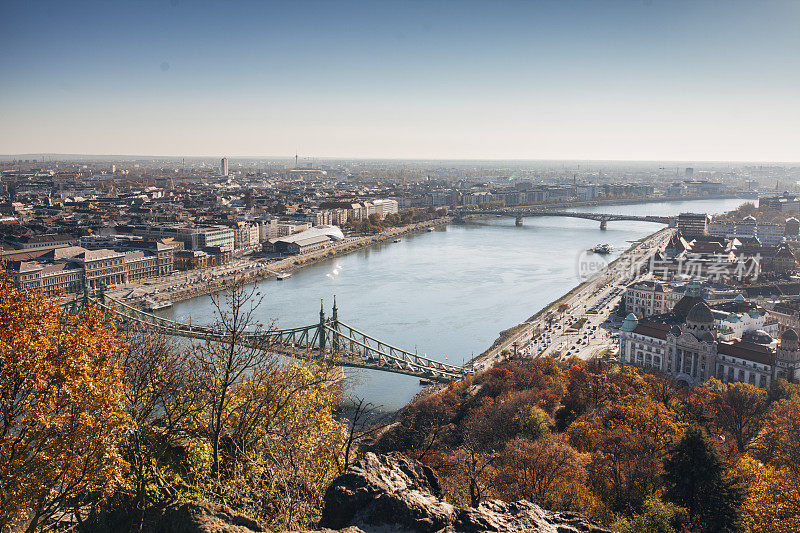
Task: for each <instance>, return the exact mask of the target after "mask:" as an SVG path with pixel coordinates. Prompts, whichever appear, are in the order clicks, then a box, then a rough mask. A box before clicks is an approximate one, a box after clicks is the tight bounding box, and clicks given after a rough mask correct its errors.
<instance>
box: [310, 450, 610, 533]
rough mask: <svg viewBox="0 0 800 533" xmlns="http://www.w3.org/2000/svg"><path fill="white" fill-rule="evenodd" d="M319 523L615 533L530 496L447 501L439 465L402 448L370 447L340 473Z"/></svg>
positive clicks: (425, 531) (369, 531)
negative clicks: (460, 503)
mask: <svg viewBox="0 0 800 533" xmlns="http://www.w3.org/2000/svg"><path fill="white" fill-rule="evenodd" d="M319 527H320V528H323V531H325V530H327V531H330V529H334V530H343V528H349V531H348V532H347V533H389V532H420V533H432V532H435V531H439V532H445V533H462V532H463V533H477V532H483V531H498V532H517V531H519V532H521V531H525V532H530V533H610V532H609V530H607V529H604V528H602V527H600V526H598V525H597V524H594V523H592V522H591V521H589V520H588V519H586V518H585V517H583V516H581V515H579V514H577V513H565V512H552V511H546V510H544V509H542V508H541V507H539V506H538V505H534V504H532V503H530V502H527V501H525V500H520V501H517V502H513V503H507V502H502V501H499V500H490V501H486V502H482V503H481V504H480V505H479V506H478V507H477V508H474V509H463V510H459V509H456V508H455V507H453V506H452V505H450V504H449V503H447V502H445V501H442V489H441V486H440V485H439V480H438V478H437V477H436V474H435V473H434V472H433V470H431V469H430V468H428V467H427V466H425V465H423V464H422V463H419V462H418V461H414V460H411V459H409V458H407V457H405V456H403V455H401V454H398V453H391V454H388V455H375V454H373V453H367V454H366V456H365V457H364V459H363V460H361V461H358V462H356V463H355V464H354V465H353V466H351V467H350V468H349V469H348V471H347V472H346V473H345V474H343V475H341V476H339V477H338V478H336V479H335V480H334V481H333V483H332V484H331V486H330V487H329V488H328V490H327V492H326V493H325V508H324V510H323V512H322V519H321V520H320V523H319ZM354 527H355V528H358V529H357V530H355V531H353V530H352V529H350V528H354ZM342 533H344V532H342Z"/></svg>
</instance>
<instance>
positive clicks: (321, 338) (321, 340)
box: [318, 299, 325, 357]
mask: <svg viewBox="0 0 800 533" xmlns="http://www.w3.org/2000/svg"><path fill="white" fill-rule="evenodd" d="M318 332H319V352H320V354H321V355H322V356H323V357H324V356H325V302H324V301H323V300H322V299H320V301H319V329H318Z"/></svg>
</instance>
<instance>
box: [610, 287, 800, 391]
mask: <svg viewBox="0 0 800 533" xmlns="http://www.w3.org/2000/svg"><path fill="white" fill-rule="evenodd" d="M715 307H717V308H716V309H712V308H711V307H709V305H708V304H707V303H706V301H705V300H704V299H703V298H702V296H701V292H700V287H699V285H698V284H696V283H690V284H689V286H688V287H687V290H686V293H685V295H684V297H683V298H682V299H681V300H680V301H679V302H678V304H676V305H675V307H674V308H673V310H672V311H670V312H669V313H665V314H662V315H656V316H653V317H650V318H648V319H641V320H640V319H638V318H637V317H636V315H634V314H633V313H630V314H629V315H628V316H627V318H626V319H625V321H624V322H623V324H622V328H621V330H620V336H619V356H618V357H619V361H620V362H621V363H623V364H629V365H635V366H638V367H641V368H644V369H650V370H656V371H659V372H663V373H665V374H669V375H670V376H673V377H674V378H676V379H678V380H680V381H684V382H686V383H688V384H690V385H699V384H701V383H704V382H705V381H707V380H709V379H711V378H712V377H716V378H717V379H719V380H721V381H723V382H734V381H741V382H745V383H750V384H751V385H755V386H758V387H769V386H770V384H771V383H773V382H774V381H775V380H777V379H787V380H789V381H793V382H797V381H798V380H800V350H798V337H797V333H796V332H795V331H794V330H793V329H787V330H785V331H784V332H783V334H782V335H781V337H780V341H778V340H775V339H774V338H773V337H772V335H770V334H769V333H768V332H767V331H765V330H764V329H763V327H764V325H765V323H766V322H765V319H764V315H765V313H766V311H765V310H763V309H760V308H758V306H756V305H755V304H752V303H749V302H746V301H745V300H744V298H743V297H740V298H737V300H735V301H734V302H727V303H726V304H722V306H715ZM723 315H724V316H723ZM744 315H746V316H747V317H749V319H750V322H747V323H746V324H747V325H746V326H745V325H742V324H740V325H739V327H736V324H737V323H739V322H740V321H742V320H743V316H744ZM743 324H744V323H743ZM759 326H761V328H759ZM752 328H759V329H752ZM770 328H771V329H772V331H774V332H775V333H777V323H775V324H774V327H772V326H770ZM737 337H738V338H737Z"/></svg>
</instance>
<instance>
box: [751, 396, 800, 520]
mask: <svg viewBox="0 0 800 533" xmlns="http://www.w3.org/2000/svg"><path fill="white" fill-rule="evenodd" d="M788 397H793V396H792V395H788ZM751 455H752V457H750V456H751ZM738 469H739V472H740V473H741V475H742V477H743V478H744V479H745V481H746V482H747V485H748V487H749V489H750V490H749V492H748V496H747V500H746V501H745V505H744V517H745V521H746V523H747V526H748V527H749V528H750V530H751V531H754V532H757V533H788V532H790V531H798V530H800V404H799V403H797V402H796V401H791V402H790V401H786V400H783V401H779V402H777V403H776V404H774V405H773V406H772V408H771V412H770V414H769V416H768V417H767V420H766V422H765V424H764V427H763V428H762V430H761V431H760V432H759V434H758V436H757V437H756V438H755V439H753V441H752V443H751V444H750V447H749V448H748V455H746V456H744V457H743V458H742V459H741V460H740V461H739V464H738Z"/></svg>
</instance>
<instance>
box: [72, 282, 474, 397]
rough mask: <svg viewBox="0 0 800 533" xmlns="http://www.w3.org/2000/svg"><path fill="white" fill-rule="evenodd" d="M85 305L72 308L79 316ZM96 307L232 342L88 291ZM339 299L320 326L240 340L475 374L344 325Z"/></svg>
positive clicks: (166, 330) (327, 357) (356, 360)
mask: <svg viewBox="0 0 800 533" xmlns="http://www.w3.org/2000/svg"><path fill="white" fill-rule="evenodd" d="M80 302H81V300H77V301H75V302H73V304H72V310H73V311H74V310H75V309H76V307H77V305H78V304H79V303H80ZM88 304H95V305H97V307H98V308H100V309H103V310H105V311H108V312H111V313H112V315H113V316H114V319H115V320H116V321H117V322H119V323H121V325H123V326H126V325H135V326H138V327H140V328H144V329H147V330H151V331H157V332H159V333H162V334H164V335H173V336H178V337H185V338H190V339H202V340H208V341H215V342H230V339H231V336H230V334H228V333H226V332H224V331H221V330H218V329H214V328H212V327H209V326H201V325H195V324H191V323H183V322H177V321H174V320H170V319H168V318H164V317H161V316H158V315H155V314H153V313H147V312H145V311H142V310H140V309H137V308H135V307H132V306H130V305H128V304H126V303H125V302H122V301H119V300H116V299H114V298H110V297H108V296H106V295H105V294H104V293H103V291H102V289H101V290H98V291H96V292H91V291H90V290H89V289H88V288H85V289H84V297H83V300H82V305H88ZM338 314H339V313H338V309H337V307H336V299H335V298H334V302H333V313H332V315H331V316H330V317H329V318H326V316H325V310H324V309H323V307H322V305H320V310H319V321H318V322H315V323H314V324H311V325H307V326H299V327H296V328H288V329H264V330H254V331H246V332H244V333H242V334H241V335H240V336H239V339H238V340H237V341H236V342H238V343H240V344H242V345H245V346H249V347H254V348H258V349H262V350H264V351H267V352H272V353H276V354H280V355H286V356H289V357H292V358H295V359H300V360H305V361H316V362H325V363H329V364H332V365H335V366H345V367H353V368H366V369H371V370H380V371H382V372H391V373H394V374H405V375H409V376H417V377H419V378H421V379H427V380H431V381H439V382H449V381H453V380H456V379H459V378H461V377H463V376H464V375H466V374H468V373H470V369H468V368H466V367H461V366H456V365H451V364H448V363H442V362H440V361H437V360H435V359H431V358H428V357H423V356H420V355H417V354H416V353H412V352H409V351H407V350H404V349H402V348H398V347H396V346H392V345H391V344H388V343H386V342H383V341H381V340H378V339H376V338H375V337H372V336H370V335H368V334H366V333H363V332H361V331H358V330H357V329H355V328H353V327H351V326H348V325H347V324H345V323H343V322H341V321H339V317H338Z"/></svg>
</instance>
